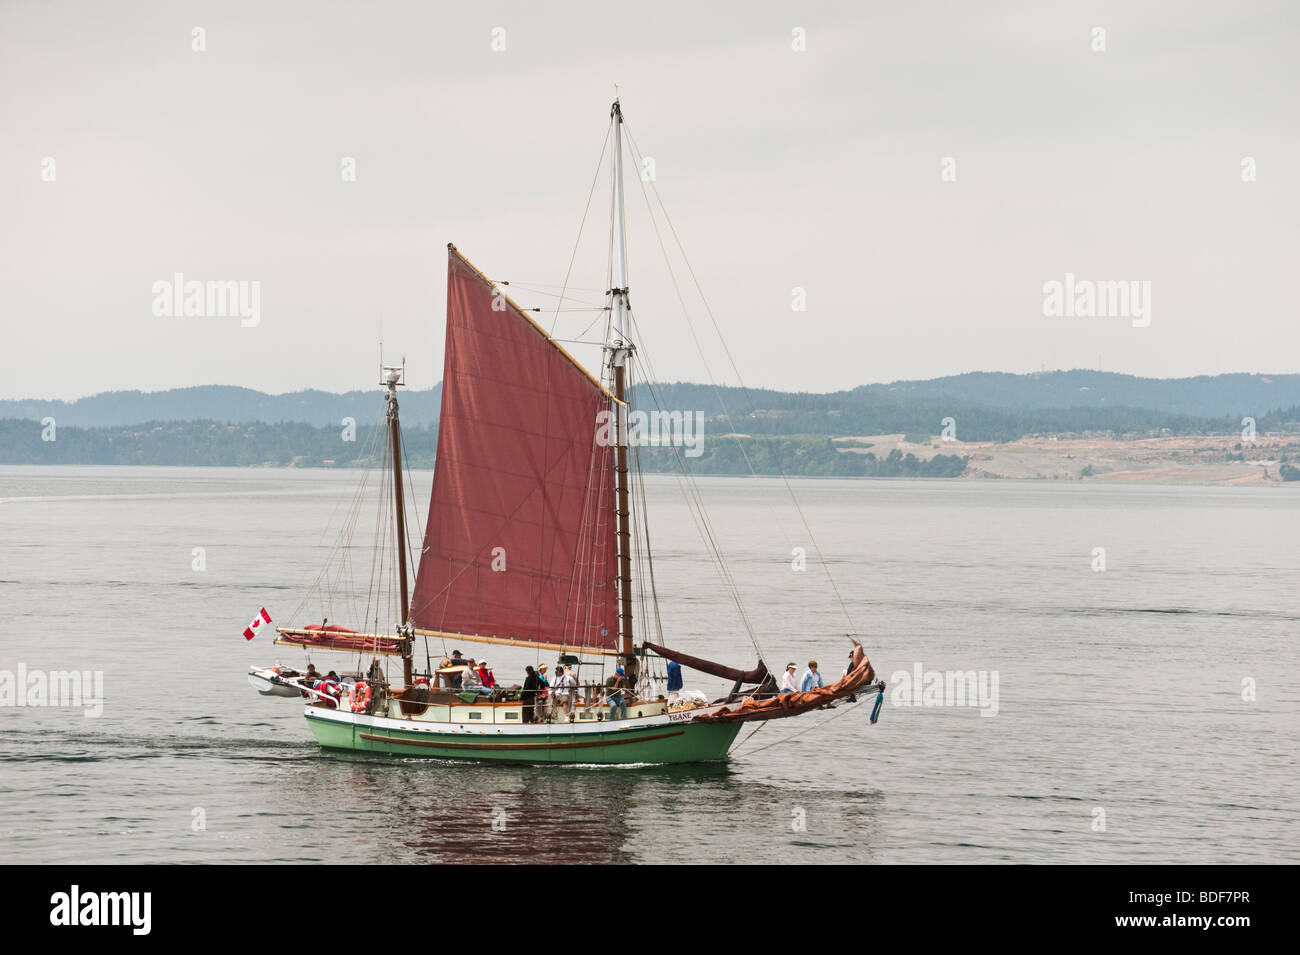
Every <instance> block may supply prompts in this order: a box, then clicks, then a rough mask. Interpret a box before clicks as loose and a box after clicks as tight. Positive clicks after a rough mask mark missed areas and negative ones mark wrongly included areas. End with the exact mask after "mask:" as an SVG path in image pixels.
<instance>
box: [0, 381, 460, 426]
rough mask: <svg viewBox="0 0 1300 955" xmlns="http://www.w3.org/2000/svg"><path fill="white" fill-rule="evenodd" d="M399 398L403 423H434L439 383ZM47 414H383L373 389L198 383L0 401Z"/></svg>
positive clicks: (73, 422) (12, 414)
mask: <svg viewBox="0 0 1300 955" xmlns="http://www.w3.org/2000/svg"><path fill="white" fill-rule="evenodd" d="M400 400H401V408H402V420H403V421H404V422H406V423H407V424H410V425H417V426H422V425H428V424H433V423H434V422H435V421H437V419H438V405H439V403H440V402H441V400H442V386H441V385H435V386H434V387H433V388H430V389H427V390H425V391H403V392H402V393H401V399H400ZM47 416H48V417H53V418H54V419H55V420H56V421H57V422H58V423H59V425H60V426H63V425H70V426H73V427H79V428H99V427H124V426H126V425H134V424H141V423H142V422H146V421H221V422H228V423H232V424H244V423H251V422H256V421H264V422H278V421H297V422H301V423H303V424H311V425H316V426H317V427H329V426H335V425H338V423H339V422H340V421H342V420H343V419H344V418H348V417H350V418H354V419H356V422H357V424H359V425H361V424H369V423H371V422H373V421H376V420H379V419H382V418H383V416H384V397H383V392H382V391H381V390H380V389H378V388H376V389H375V390H374V391H349V392H347V393H346V394H341V395H336V394H333V393H331V392H328V391H296V392H292V393H290V394H284V395H268V394H264V393H263V392H260V391H254V390H252V389H251V388H235V387H232V386H229V385H198V386H195V387H193V388H173V389H171V390H170V391H153V392H143V391H105V392H101V393H100V394H97V395H91V396H90V397H87V398H80V399H78V400H76V401H40V400H34V399H32V400H19V401H0V418H22V419H26V420H30V421H39V420H40V419H42V418H45V417H47Z"/></svg>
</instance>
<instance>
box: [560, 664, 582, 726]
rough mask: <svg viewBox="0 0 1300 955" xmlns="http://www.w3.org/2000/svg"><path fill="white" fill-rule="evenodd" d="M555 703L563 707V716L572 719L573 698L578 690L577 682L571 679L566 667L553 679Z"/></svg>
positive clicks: (571, 676) (571, 675)
mask: <svg viewBox="0 0 1300 955" xmlns="http://www.w3.org/2000/svg"><path fill="white" fill-rule="evenodd" d="M554 689H555V701H556V703H557V705H559V706H563V707H564V715H565V716H567V717H569V718H570V719H572V718H573V696H574V693H576V692H577V689H578V681H577V680H575V679H574V678H573V674H572V673H570V672H569V668H568V667H563V668H562V669H561V670H560V675H559V676H558V677H556V678H555V687H554Z"/></svg>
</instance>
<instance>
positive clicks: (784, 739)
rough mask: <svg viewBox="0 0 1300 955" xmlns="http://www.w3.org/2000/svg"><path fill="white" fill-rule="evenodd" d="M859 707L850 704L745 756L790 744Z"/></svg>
mask: <svg viewBox="0 0 1300 955" xmlns="http://www.w3.org/2000/svg"><path fill="white" fill-rule="evenodd" d="M857 705H858V704H857V703H850V704H849V705H848V706H846V707H845V708H844V709H842V710H840V711H839V712H838V713H834V714H832V715H831V716H828V717H827V718H826V719H824V720H822V721H821V722H820V723H813V724H812V725H811V726H805V727H804V728H803V729H801V730H799V732H797V733H791V734H790V735H789V736H783V737H781V738H780V739H777V740H773V741H772V742H770V743H768V744H767V745H766V746H760V747H759V748H758V749H753V750H750V751H749V752H748V753H745V754H744V755H745V756H753V755H755V754H757V753H761V752H763V750H765V749H771V748H772V747H773V746H780V745H781V744H782V743H788V742H790V740H792V739H794V738H795V737H797V736H802V735H803V734H804V733H809V732H811V731H813V730H815V729H821V728H822V727H823V726H825V725H826V724H827V723H829V722H830V721H831V720H837V719H839V718H840V717H841V716H843V715H844V714H845V713H849V712H852V710H853V708H854V707H856V706H857ZM767 722H768V721H764V722H763V723H762V724H760V728H761V727H762V726H766V725H767ZM757 732H758V730H754V733H757ZM754 733H750V734H749V735H750V736H753V735H754ZM748 738H749V736H747V737H745V739H748ZM741 742H742V743H743V742H744V740H741ZM739 748H740V747H739V746H737V747H736V749H739ZM727 755H728V756H734V755H736V750H735V749H733V750H732V751H731V752H730V753H728V754H727Z"/></svg>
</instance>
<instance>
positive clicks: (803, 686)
mask: <svg viewBox="0 0 1300 955" xmlns="http://www.w3.org/2000/svg"><path fill="white" fill-rule="evenodd" d="M825 685H826V684H825V683H824V682H822V675H821V674H820V673H818V672H817V661H816V660H809V661H808V669H807V670H804V673H803V681H802V682H801V683H800V684H799V689H800V690H801V691H802V692H804V693H807V692H808V691H809V690H811V689H814V688H815V687H820V686H825Z"/></svg>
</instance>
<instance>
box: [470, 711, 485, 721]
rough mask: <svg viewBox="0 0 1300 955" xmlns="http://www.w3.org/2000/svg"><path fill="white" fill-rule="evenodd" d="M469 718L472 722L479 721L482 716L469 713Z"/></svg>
mask: <svg viewBox="0 0 1300 955" xmlns="http://www.w3.org/2000/svg"><path fill="white" fill-rule="evenodd" d="M469 718H470V719H472V720H481V719H482V718H483V714H482V713H471V714H470V715H469Z"/></svg>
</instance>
